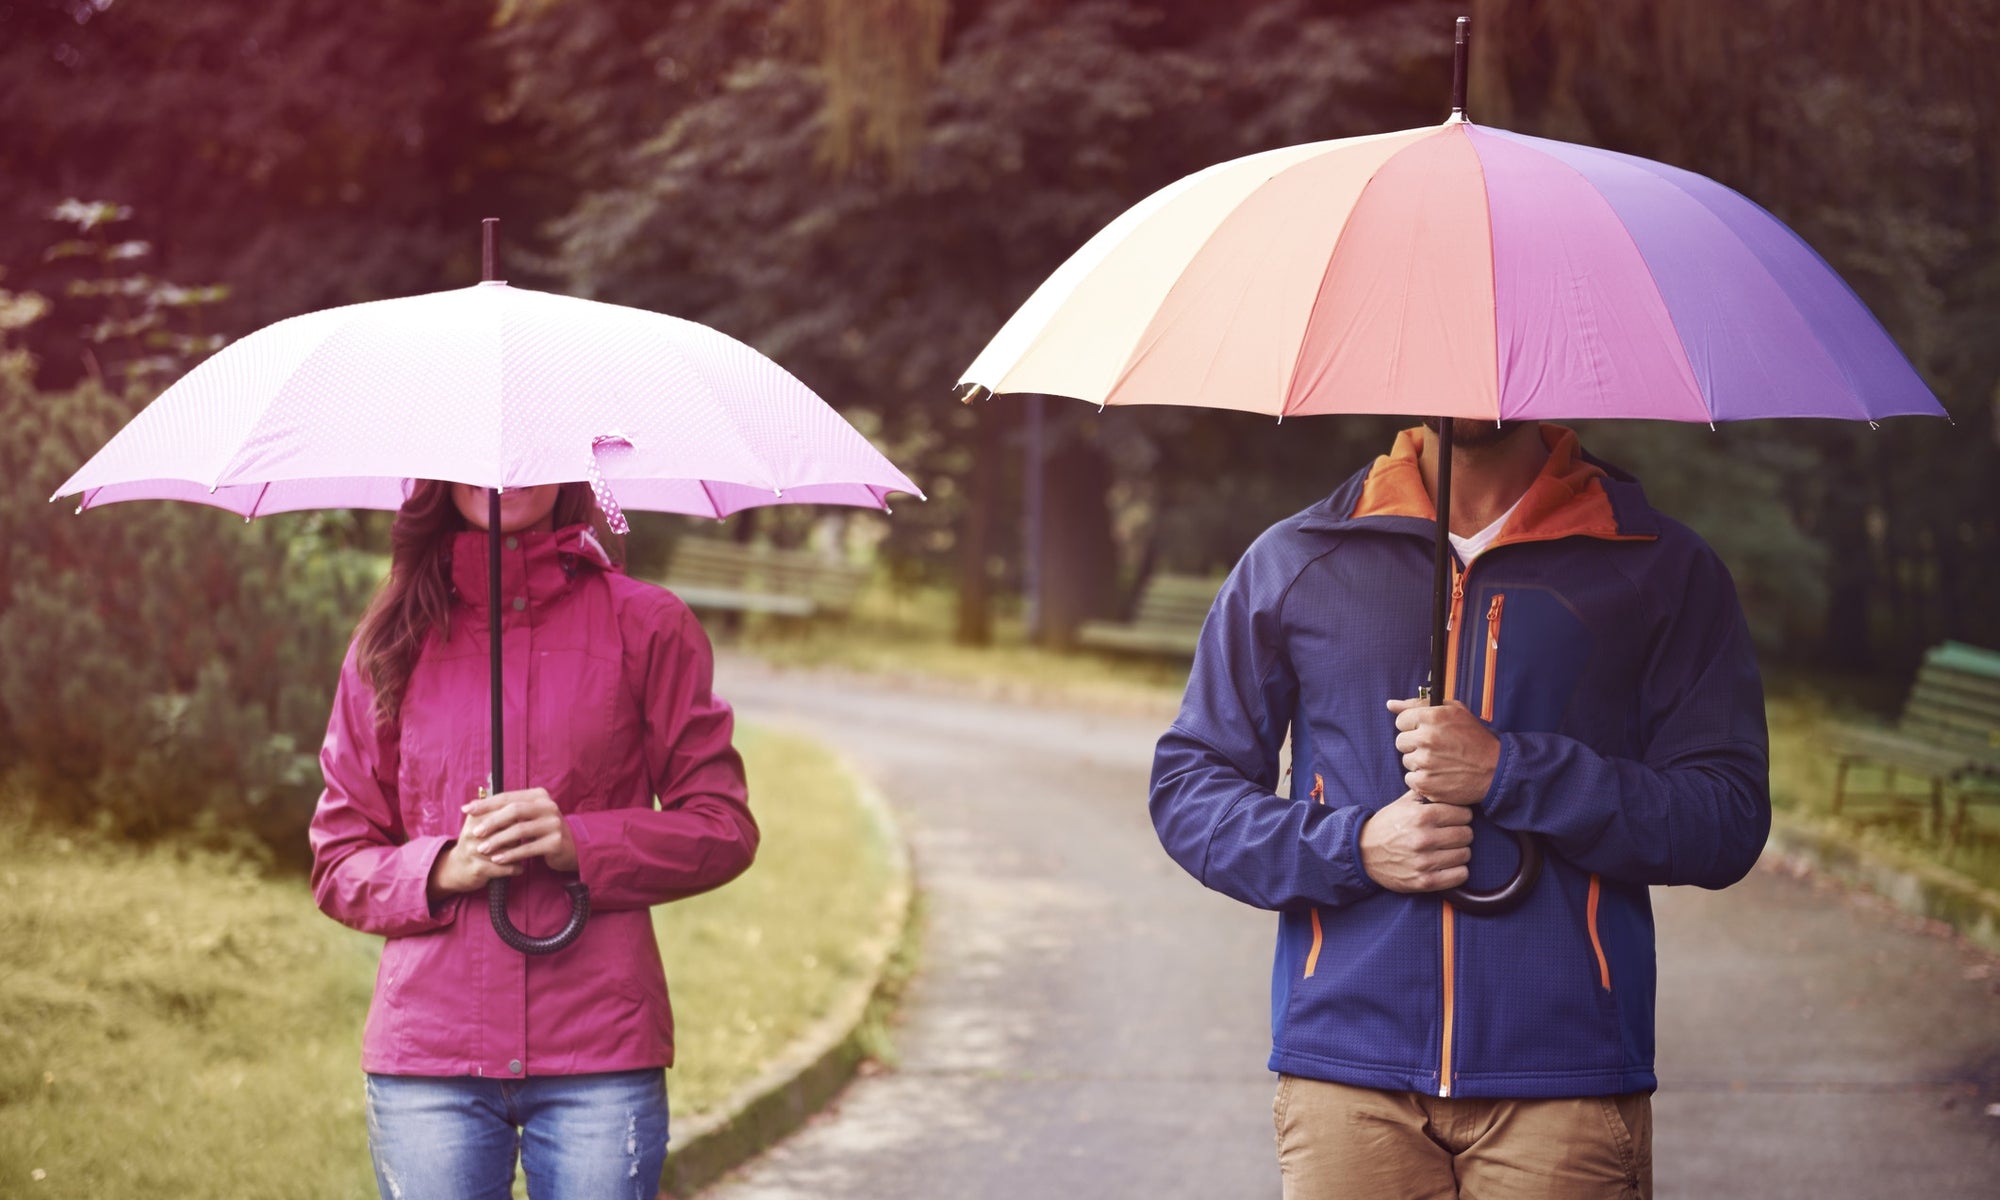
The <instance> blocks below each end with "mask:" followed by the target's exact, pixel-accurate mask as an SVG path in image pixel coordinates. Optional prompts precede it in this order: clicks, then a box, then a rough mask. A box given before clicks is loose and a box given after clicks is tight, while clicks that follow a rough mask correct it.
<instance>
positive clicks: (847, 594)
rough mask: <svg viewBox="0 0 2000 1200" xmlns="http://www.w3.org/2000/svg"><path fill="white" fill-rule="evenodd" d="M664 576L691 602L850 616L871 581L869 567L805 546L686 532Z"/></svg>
mask: <svg viewBox="0 0 2000 1200" xmlns="http://www.w3.org/2000/svg"><path fill="white" fill-rule="evenodd" d="M661 582H663V583H664V584H666V586H667V589H668V590H669V591H671V592H673V593H674V594H675V595H676V596H679V597H680V598H681V600H682V601H683V602H684V603H686V604H687V606H688V607H689V608H696V609H719V610H723V611H728V612H754V613H773V614H776V615H778V616H785V617H810V616H815V615H820V614H831V615H834V616H845V615H847V614H848V613H849V612H850V611H852V610H853V608H854V602H855V599H856V598H857V597H858V596H859V595H860V594H861V589H862V586H863V585H864V584H866V583H867V582H868V569H867V568H866V567H858V566H855V565H853V564H851V563H846V562H840V561H837V560H832V559H826V558H822V557H820V556H819V555H817V554H812V553H809V552H807V551H803V550H779V549H776V548H774V547H771V546H746V545H743V544H741V543H739V542H725V541H720V540H718V539H715V538H703V537H684V538H682V539H681V540H680V542H679V544H677V545H676V546H675V547H674V556H673V559H672V561H671V562H669V563H668V564H667V573H666V577H665V578H664V579H663V580H662V581H661Z"/></svg>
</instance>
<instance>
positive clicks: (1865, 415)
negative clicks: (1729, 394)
mask: <svg viewBox="0 0 2000 1200" xmlns="http://www.w3.org/2000/svg"><path fill="white" fill-rule="evenodd" d="M1565 165H1566V164H1565ZM1571 169H1572V170H1574V169H1575V168H1571ZM1578 173H1579V174H1581V172H1578ZM1646 174H1647V175H1649V176H1651V177H1652V178H1654V179H1657V180H1659V181H1660V182H1661V183H1664V184H1666V185H1667V186H1668V187H1670V188H1673V189H1674V190H1675V191H1677V192H1679V193H1680V194H1681V195H1683V196H1686V197H1687V198H1688V199H1689V200H1690V201H1691V202H1693V203H1694V205H1695V206H1696V207H1697V208H1699V209H1700V210H1701V211H1702V212H1704V213H1706V214H1707V215H1708V216H1709V218H1710V219H1712V220H1713V221H1714V222H1715V223H1716V224H1717V225H1720V226H1721V227H1722V230H1723V232H1724V233H1726V234H1727V235H1728V236H1729V237H1730V239H1732V240H1733V241H1734V242H1735V243H1736V244H1737V245H1738V246H1741V247H1742V248H1743V253H1744V255H1745V256H1746V257H1748V258H1749V259H1750V261H1751V262H1754V263H1756V264H1757V270H1758V271H1760V272H1762V273H1763V276H1764V278H1765V279H1768V280H1770V282H1771V287H1772V288H1773V289H1774V290H1776V291H1777V293H1778V295H1780V296H1782V297H1784V301H1785V307H1786V308H1788V309H1790V310H1791V313H1792V315H1793V316H1794V317H1797V318H1798V321H1799V324H1800V325H1801V326H1802V327H1803V328H1804V329H1805V331H1806V334H1807V335H1808V336H1809V337H1811V339H1812V343H1813V345H1814V346H1816V347H1818V348H1819V352H1820V353H1821V354H1822V355H1823V356H1824V357H1825V358H1826V364H1827V366H1828V367H1830V368H1832V370H1833V374H1834V376H1835V377H1836V378H1838V379H1839V380H1840V383H1841V390H1842V391H1844V392H1845V393H1846V398H1847V399H1848V400H1849V401H1850V402H1852V404H1853V406H1854V413H1855V415H1854V417H1853V418H1849V419H1860V420H1863V421H1869V422H1870V423H1871V424H1872V423H1873V421H1872V419H1871V414H1870V413H1869V411H1868V398H1867V397H1866V396H1863V395H1862V394H1861V389H1860V388H1859V387H1856V386H1855V381H1854V377H1853V376H1852V375H1851V374H1850V373H1849V371H1848V369H1847V366H1846V364H1844V363H1842V362H1841V361H1840V359H1838V358H1836V357H1835V356H1834V354H1833V351H1832V350H1830V349H1829V348H1828V347H1827V344H1826V342H1825V340H1824V339H1823V338H1822V337H1821V336H1820V332H1819V330H1818V329H1815V328H1814V327H1813V323H1812V321H1811V319H1809V318H1808V317H1807V316H1806V314H1805V312H1804V311H1803V310H1802V309H1800V308H1799V302H1798V299H1797V298H1796V297H1795V296H1793V295H1792V292H1791V289H1789V288H1787V287H1785V286H1784V285H1783V284H1781V283H1779V282H1778V277H1777V276H1776V275H1774V274H1772V273H1771V268H1770V265H1769V264H1768V263H1766V262H1765V261H1764V258H1763V256H1762V255H1760V254H1758V253H1757V252H1756V250H1755V249H1753V248H1752V247H1751V245H1750V243H1749V242H1748V241H1746V240H1745V239H1744V238H1743V235H1742V234H1739V233H1738V232H1736V228H1735V226H1733V225H1731V224H1730V223H1729V222H1728V221H1725V220H1723V219H1722V215H1721V214H1720V213H1718V212H1716V211H1715V210H1714V209H1712V208H1710V207H1709V206H1708V204H1707V203H1706V202H1704V201H1703V200H1702V198H1701V197H1700V196H1698V195H1696V194H1695V193H1694V192H1692V191H1689V190H1688V189H1687V188H1685V187H1683V186H1681V182H1680V181H1679V180H1678V179H1675V178H1673V177H1672V176H1671V175H1661V174H1656V173H1654V172H1652V171H1647V172H1646ZM1709 182H1711V183H1713V182H1714V181H1713V180H1710V181H1709ZM1716 186H1717V187H1722V186H1723V185H1722V184H1719V183H1718V184H1716ZM1725 190H1727V191H1729V192H1730V193H1731V194H1732V195H1735V196H1736V197H1737V198H1739V199H1741V200H1742V201H1743V202H1744V203H1745V204H1748V205H1750V206H1751V207H1753V208H1756V209H1758V210H1760V211H1764V215H1765V218H1766V219H1767V220H1770V221H1771V222H1773V223H1774V224H1776V225H1777V226H1778V228H1779V229H1780V230H1782V231H1783V232H1784V233H1786V234H1787V235H1788V236H1790V237H1791V238H1792V239H1793V240H1795V241H1797V242H1798V243H1799V245H1800V246H1801V247H1803V248H1804V249H1805V251H1806V252H1807V253H1808V254H1811V255H1813V256H1814V257H1815V258H1820V262H1821V265H1822V266H1825V262H1826V260H1825V259H1824V258H1821V257H1820V254H1819V252H1818V251H1817V250H1814V249H1813V248H1812V247H1811V246H1810V245H1808V244H1807V243H1806V241H1805V239H1804V238H1801V237H1799V236H1798V234H1797V233H1794V232H1793V231H1792V228H1791V227H1790V226H1789V225H1786V224H1785V223H1784V222H1782V221H1779V220H1778V219H1777V217H1775V216H1772V215H1771V214H1770V213H1769V212H1768V211H1765V210H1763V206H1762V205H1760V204H1758V203H1757V202H1756V201H1754V200H1752V199H1750V198H1749V197H1748V196H1745V195H1743V194H1742V193H1741V192H1737V191H1735V189H1733V188H1725ZM1620 224H1621V225H1622V224H1623V222H1620ZM1626 236H1628V237H1629V236H1630V231H1629V230H1628V231H1627V235H1626ZM1637 246H1638V243H1637V242H1636V241H1635V242H1634V243H1633V247H1634V249H1637ZM1639 261H1640V262H1642V263H1645V266H1646V274H1647V275H1648V276H1649V277H1650V276H1651V275H1652V273H1653V264H1651V263H1649V262H1646V256H1645V255H1644V254H1641V255H1640V256H1639ZM1826 270H1827V273H1828V274H1830V275H1832V276H1833V278H1834V279H1835V281H1837V282H1838V283H1839V284H1840V285H1841V286H1842V287H1845V288H1847V293H1848V295H1849V296H1850V297H1851V298H1853V300H1854V302H1855V303H1856V304H1857V305H1860V307H1861V311H1862V312H1863V313H1864V314H1866V315H1867V316H1868V317H1869V318H1870V319H1872V320H1875V323H1876V324H1877V325H1878V326H1879V325H1880V324H1881V321H1880V320H1879V319H1876V318H1875V314H1874V312H1873V311H1872V310H1870V309H1869V308H1868V306H1867V305H1866V304H1862V302H1861V299H1860V297H1859V296H1856V295H1855V294H1854V289H1853V288H1852V287H1851V286H1849V285H1848V283H1847V280H1846V279H1844V278H1842V277H1841V275H1840V273H1839V272H1837V271H1835V270H1834V269H1833V268H1832V267H1831V266H1826ZM1658 286H1659V284H1658V281H1657V280H1655V282H1654V287H1655V288H1657V287H1658ZM1664 299H1665V298H1664V296H1663V297H1662V302H1663V303H1664ZM1673 316H1674V313H1673V309H1671V308H1668V309H1667V319H1668V320H1669V321H1672V320H1673ZM1680 332H1681V330H1680V325H1679V323H1678V322H1675V323H1674V335H1675V336H1676V337H1680ZM1883 334H1884V336H1885V337H1886V336H1887V330H1884V331H1883ZM1890 341H1891V343H1892V344H1893V343H1894V339H1893V338H1891V339H1890ZM1681 354H1682V357H1684V358H1685V357H1686V356H1687V346H1686V342H1685V340H1684V339H1683V341H1682V347H1681ZM1693 370H1694V364H1693V361H1692V360H1689V364H1688V371H1689V373H1690V374H1692V373H1693ZM1699 388H1700V384H1699V382H1697V383H1696V389H1697V394H1698V395H1701V399H1702V402H1703V403H1702V407H1703V408H1704V409H1706V410H1707V420H1708V423H1709V425H1710V426H1711V427H1712V426H1713V425H1714V424H1715V421H1716V413H1715V402H1714V399H1713V398H1712V397H1710V396H1707V395H1705V394H1701V393H1700V391H1699Z"/></svg>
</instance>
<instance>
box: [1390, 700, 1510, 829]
mask: <svg viewBox="0 0 2000 1200" xmlns="http://www.w3.org/2000/svg"><path fill="white" fill-rule="evenodd" d="M1389 711H1390V712H1392V713H1395V714H1396V728H1397V729H1399V730H1401V731H1402V732H1401V733H1398V734H1397V735H1396V750H1397V752H1398V753H1400V754H1401V755H1402V756H1403V770H1404V772H1405V774H1404V775H1403V786H1404V787H1407V788H1409V789H1410V790H1411V791H1413V792H1415V793H1417V794H1418V795H1419V796H1422V797H1424V798H1425V799H1426V800H1435V801H1438V802H1439V803H1441V804H1477V803H1479V802H1480V801H1481V800H1484V799H1485V798H1486V793H1487V791H1488V790H1489V789H1490V788H1492V786H1493V768H1495V767H1497V766H1499V765H1500V739H1499V738H1497V737H1495V736H1493V731H1492V730H1490V729H1488V728H1487V727H1486V722H1484V721H1482V720H1480V719H1479V718H1478V717H1475V716H1473V715H1472V710H1471V709H1469V708H1467V707H1465V705H1463V704H1460V703H1459V702H1458V701H1456V700H1452V701H1448V702H1446V703H1444V704H1439V705H1435V706H1433V705H1431V704H1428V703H1426V702H1425V701H1423V700H1421V699H1418V700H1391V701H1389Z"/></svg>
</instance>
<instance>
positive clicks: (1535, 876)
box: [1438, 829, 1542, 917]
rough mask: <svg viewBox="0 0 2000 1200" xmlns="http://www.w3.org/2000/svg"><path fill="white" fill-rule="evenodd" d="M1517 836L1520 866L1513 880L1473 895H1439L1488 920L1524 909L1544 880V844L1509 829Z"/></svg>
mask: <svg viewBox="0 0 2000 1200" xmlns="http://www.w3.org/2000/svg"><path fill="white" fill-rule="evenodd" d="M1509 832H1510V833H1512V834H1513V835H1514V844H1515V845H1517V846H1519V847H1520V848H1521V865H1520V866H1518V867H1516V868H1515V869H1514V878H1512V879H1509V880H1508V881H1507V882H1506V883H1504V884H1501V885H1500V886H1499V887H1497V888H1495V889H1494V890H1492V891H1490V892H1474V891H1469V890H1467V889H1466V888H1462V887H1455V888H1446V889H1445V890H1444V891H1442V892H1439V893H1438V895H1439V896H1440V897H1442V898H1443V899H1445V900H1448V901H1450V902H1451V906H1452V907H1453V908H1456V909H1457V910H1458V911H1460V912H1468V913H1472V914H1473V915H1475V916H1481V917H1487V916H1494V915H1497V914H1499V913H1504V912H1512V911H1514V910H1515V909H1517V908H1519V907H1520V906H1521V902H1522V901H1523V900H1526V899H1527V898H1528V894H1529V893H1530V892H1533V891H1534V890H1535V883H1536V881H1538V880H1540V879H1541V877H1542V843H1541V842H1540V841H1538V840H1536V838H1535V835H1534V834H1531V833H1522V832H1521V831H1520V830H1518V829H1515V830H1509Z"/></svg>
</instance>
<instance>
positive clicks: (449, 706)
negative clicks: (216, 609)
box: [312, 526, 757, 1079]
mask: <svg viewBox="0 0 2000 1200" xmlns="http://www.w3.org/2000/svg"><path fill="white" fill-rule="evenodd" d="M486 536H487V535H486V534H485V533H484V532H477V533H465V534H460V535H458V536H457V537H456V538H454V539H453V541H452V544H451V555H452V561H451V577H452V580H453V584H454V595H453V601H452V608H451V622H450V624H451V628H450V635H449V636H448V637H446V636H442V635H441V633H440V632H438V631H433V632H432V634H431V636H430V639H429V641H428V642H427V643H426V644H425V646H424V650H423V654H422V655H421V657H420V658H419V659H418V662H417V666H416V669H415V671H414V672H413V673H412V675H411V677H410V684H409V691H408V693H407V694H406V696H405V698H404V700H403V710H402V722H401V727H400V728H399V729H392V730H387V731H384V730H381V729H378V728H377V726H376V723H375V719H374V716H373V709H372V706H373V703H374V692H373V689H372V688H370V687H369V685H368V684H367V682H366V681H364V680H363V679H362V677H361V675H360V672H359V669H358V667H357V665H356V661H355V655H354V651H353V650H352V649H350V650H349V652H348V657H347V663H346V665H345V666H344V667H343V668H342V670H341V675H340V690H339V693H338V694H337V695H336V697H335V698H334V704H333V715H332V717H331V719H330V720H329V721H328V722H327V730H326V743H325V745H324V746H322V747H321V750H320V767H321V769H322V770H323V771H324V772H325V774H326V792H325V794H324V795H322V796H321V797H320V802H319V808H318V810H317V811H316V812H315V813H314V814H313V821H312V851H313V871H312V883H313V895H314V898H315V899H316V900H317V901H318V903H319V906H320V908H321V910H322V911H324V912H325V913H326V914H327V915H328V916H330V917H332V918H333V919H335V920H336V921H339V922H340V923H341V924H343V925H347V926H350V927H352V928H354V929H359V930H361V931H363V932H364V933H377V934H381V935H382V936H383V937H385V938H387V939H388V942H387V944H386V945H385V946H384V947H383V949H382V962H381V967H380V969H379V971H378V972H377V975H376V980H375V997H374V1000H373V1002H372V1003H371V1004H370V1005H369V1009H368V1025H367V1029H366V1032H365V1033H364V1035H363V1038H362V1050H361V1065H362V1068H363V1069H364V1070H366V1071H369V1072H372V1073H376V1074H388V1075H484V1076H497V1077H499V1078H502V1079H507V1078H520V1077H523V1076H527V1075H575V1074H585V1073H589V1072H597V1071H623V1070H633V1069H638V1068H642V1067H661V1066H670V1065H672V1063H673V1057H674V1042H673V1014H672V1010H671V1009H670V1007H669V1005H668V1002H667V983H666V975H665V972H664V971H663V970H662V968H661V966H660V951H659V946H658V944H657V943H656V942H655V941H654V939H653V926H652V920H651V917H650V915H649V913H648V912H647V910H648V908H650V907H651V906H652V905H655V904H663V903H665V902H667V901H669V900H676V899H679V898H680V897H682V896H689V895H693V894H694V893H696V892H701V891H706V890H708V889H709V888H713V887H716V886H718V885H720V884H722V883H726V882H727V881H729V880H730V879H733V878H735V877H736V876H737V875H739V874H741V873H742V871H743V870H744V868H746V867H748V866H749V865H750V860H751V857H752V856H753V855H754V854H755V853H756V848H757V824H756V822H755V821H754V820H752V819H751V816H750V809H749V807H748V804H747V801H746V793H745V787H744V782H743V763H742V760H741V759H740V758H738V757H737V754H736V751H735V749H734V748H733V747H732V746H731V744H730V733H731V728H732V725H733V718H732V716H731V713H730V710H729V706H728V705H727V704H726V703H724V702H723V701H722V700H720V699H719V698H717V697H716V696H715V694H714V693H713V692H711V691H710V690H709V685H710V681H711V678H712V676H713V670H714V659H713V657H712V655H711V653H710V650H709V645H708V639H707V637H706V636H705V635H704V634H703V633H702V630H701V626H700V625H698V624H697V623H696V622H695V619H694V617H693V615H692V614H690V613H689V612H688V610H687V607H686V606H685V605H683V604H682V603H681V602H680V601H679V600H678V599H676V598H675V597H674V596H673V595H672V594H671V593H670V592H667V591H665V590H664V589H662V588H660V587H657V586H655V585H652V584H647V583H642V582H639V581H637V580H634V579H630V578H628V577H626V576H625V575H622V574H620V573H618V572H617V571H616V570H615V569H612V568H611V566H610V564H609V562H608V561H606V560H605V558H604V556H603V552H602V551H601V550H600V549H599V548H598V546H597V544H596V543H595V542H594V541H592V540H591V539H590V538H589V537H588V536H587V534H586V533H585V532H584V530H583V529H582V527H581V526H578V527H574V528H570V529H565V530H559V531H557V532H555V533H524V534H516V535H510V536H509V537H507V538H506V540H505V543H504V549H503V551H502V560H501V565H500V570H501V595H502V596H503V597H504V600H503V605H504V607H503V608H502V610H501V614H500V618H501V637H502V643H503V647H502V654H503V663H504V666H505V671H506V694H505V698H504V710H505V720H506V726H505V728H506V754H507V759H506V777H505V783H506V784H507V786H508V787H510V788H521V787H542V788H546V789H548V792H549V794H550V795H551V796H552V797H554V799H555V801H556V803H557V804H558V805H560V806H561V808H562V810H563V812H564V813H565V814H566V815H567V818H568V820H569V825H570V830H571V832H572V833H573V835H574V836H575V838H576V844H577V863H578V868H579V870H580V872H581V874H582V877H583V881H584V883H586V884H588V885H589V887H590V903H591V914H590V923H589V924H588V926H586V927H585V929H584V931H583V935H582V936H581V937H579V938H578V939H577V940H576V942H575V943H573V944H572V945H570V946H568V947H566V948H565V949H563V950H560V951H558V952H556V953H554V954H551V955H547V956H544V957H538V958H531V957H528V956H525V955H522V954H520V953H519V952H517V951H515V950H512V949H509V948H508V947H506V946H505V945H503V944H502V943H501V942H500V940H499V938H498V937H497V936H495V934H494V932H493V926H492V922H491V921H490V920H488V918H487V914H486V894H485V892H484V891H480V892H475V893H472V894H469V895H465V896H459V897H455V898H452V899H450V900H447V901H445V902H443V903H442V904H441V905H439V906H438V907H437V908H435V909H433V908H432V907H431V905H430V903H429V901H428V899H427V898H426V896H425V894H424V884H425V881H426V879H427V878H428V877H429V875H430V869H431V864H432V863H433V862H435V861H436V859H437V857H438V855H439V854H441V853H443V851H444V850H445V848H446V846H447V845H448V844H449V843H450V841H451V840H452V839H454V838H456V837H457V835H458V832H459V828H460V826H461V823H462V821H463V815H462V814H461V813H460V811H459V807H460V806H461V805H462V804H464V803H465V802H467V801H468V800H470V799H471V798H472V797H473V794H474V789H475V788H477V787H478V786H479V785H480V784H482V783H483V782H485V780H486V777H487V774H488V771H489V770H490V768H491V762H492V752H491V739H490V734H489V726H490V724H491V719H492V718H491V714H490V699H489V694H488V690H487V689H488V686H489V685H488V680H489V677H490V667H489V665H488V657H487V655H488V650H487V636H488V633H487V631H488V625H487V607H488V606H487V586H488V585H487V552H486ZM655 797H657V798H658V800H659V805H658V807H657V808H655V807H654V798H655ZM569 878H570V877H569V876H567V875H563V874H560V873H558V872H556V871H554V870H552V869H550V868H549V867H547V866H546V865H544V864H543V863H542V861H541V860H539V859H535V860H531V861H530V863H529V864H528V870H527V872H526V873H525V874H523V875H519V876H516V877H514V879H513V880H512V881H511V885H510V886H511V892H510V910H509V911H510V913H511V915H512V917H513V922H514V925H515V927H516V928H518V929H521V930H523V931H525V932H527V933H530V934H533V935H536V936H541V935H546V934H549V933H552V932H554V931H555V930H557V929H559V928H561V926H562V924H563V922H564V920H565V919H566V917H567V915H568V912H569V898H568V896H567V895H565V894H564V892H563V887H562V885H563V883H564V882H566V881H567V880H568V879H569Z"/></svg>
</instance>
